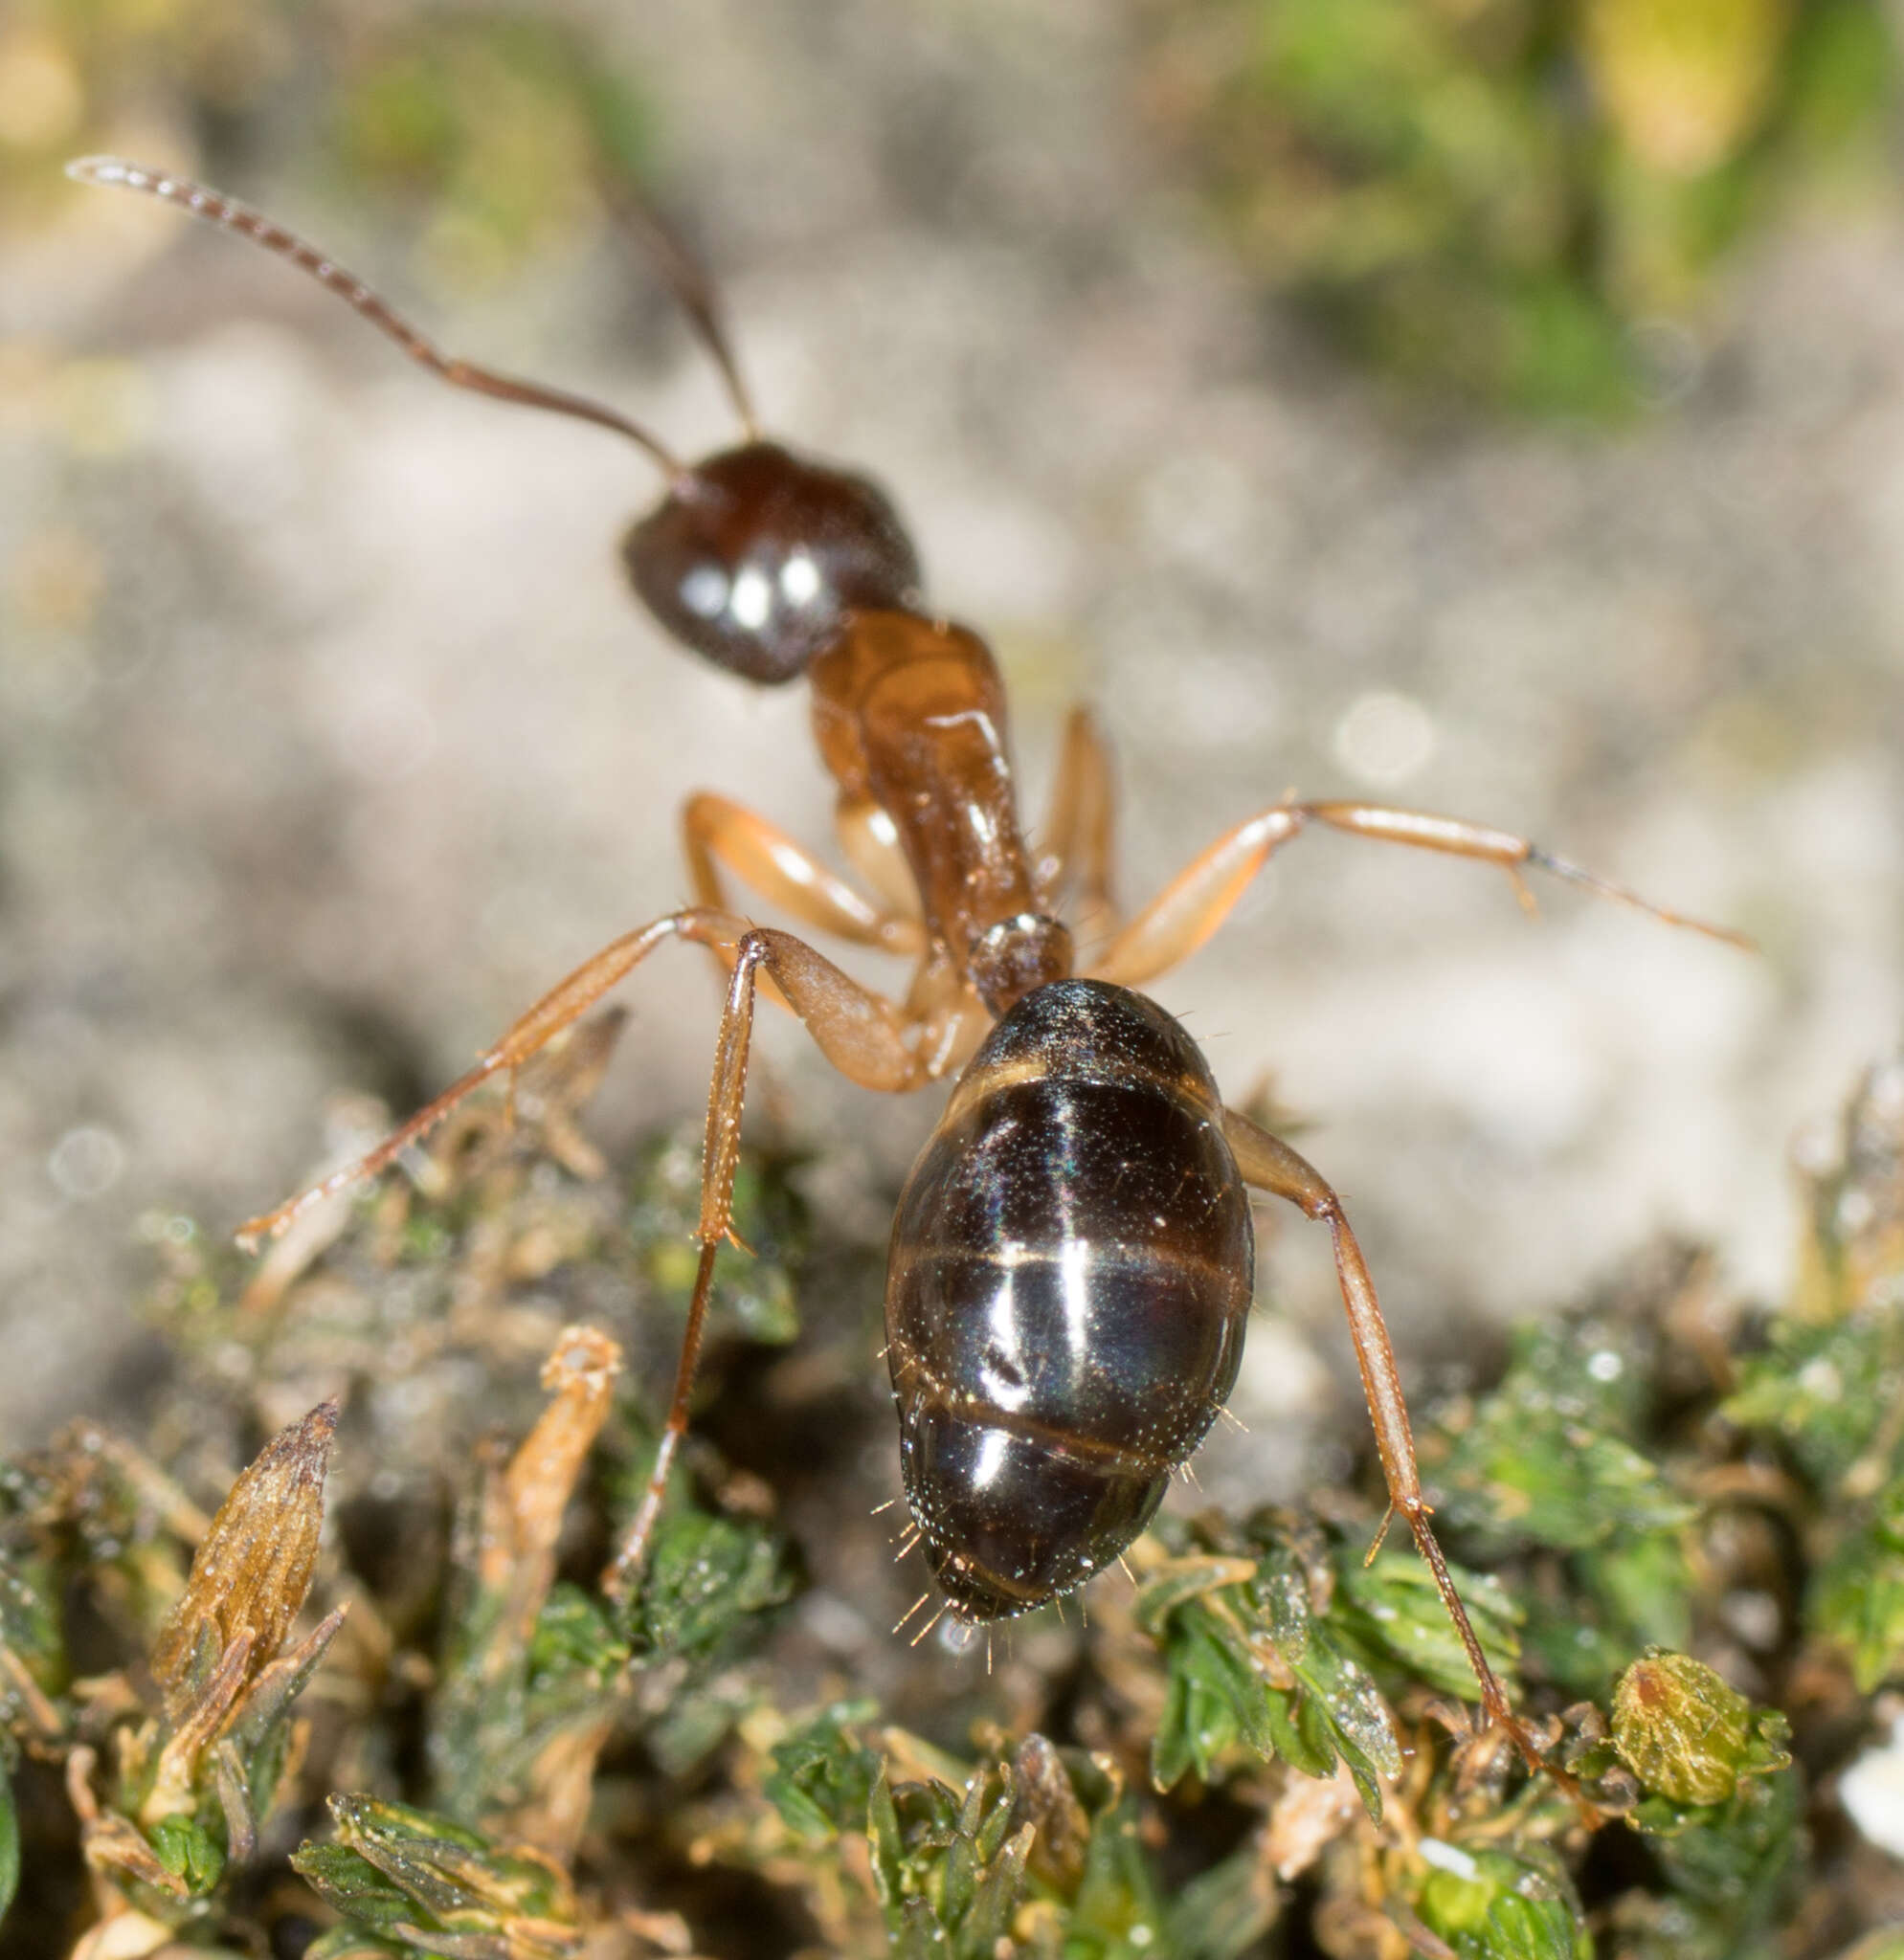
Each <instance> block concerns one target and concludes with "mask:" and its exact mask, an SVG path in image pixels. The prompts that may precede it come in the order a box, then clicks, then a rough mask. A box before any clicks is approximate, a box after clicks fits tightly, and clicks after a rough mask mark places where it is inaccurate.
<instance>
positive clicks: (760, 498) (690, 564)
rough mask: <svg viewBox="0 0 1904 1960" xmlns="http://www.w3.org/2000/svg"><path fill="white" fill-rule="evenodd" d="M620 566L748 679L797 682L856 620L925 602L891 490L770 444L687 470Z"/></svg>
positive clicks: (689, 640)
mask: <svg viewBox="0 0 1904 1960" xmlns="http://www.w3.org/2000/svg"><path fill="white" fill-rule="evenodd" d="M621 558H622V563H623V564H624V565H625V566H626V567H627V568H628V576H629V578H630V580H631V581H632V582H633V584H634V587H635V590H636V591H637V592H638V594H639V595H640V598H641V602H642V604H643V605H645V606H646V607H647V609H648V610H649V612H652V613H653V614H654V615H655V617H656V618H657V619H658V620H660V621H661V625H662V626H663V627H665V628H666V629H667V631H668V632H669V633H670V634H672V635H674V637H675V638H676V639H678V640H679V641H680V642H681V643H682V644H683V646H685V647H690V648H692V650H693V651H694V652H695V653H697V654H700V655H702V656H703V657H706V659H709V660H712V661H713V662H714V664H715V665H716V666H717V667H725V668H726V669H727V670H728V673H730V674H739V675H742V676H744V677H745V678H746V679H749V680H765V681H773V682H778V681H783V680H794V679H798V677H799V676H800V675H801V674H802V673H804V672H805V670H806V665H807V662H808V661H809V660H811V659H812V658H813V657H814V656H815V655H816V654H818V653H819V652H820V651H821V650H822V649H823V648H825V647H827V646H828V645H830V644H831V643H832V642H833V640H834V639H836V638H837V637H838V636H839V633H840V625H841V623H842V621H843V619H844V617H845V614H846V613H847V612H849V611H850V610H851V609H853V608H855V607H860V608H863V609H865V610H867V611H881V612H884V611H891V610H894V609H898V608H902V607H906V606H909V605H910V604H912V603H913V601H914V600H915V599H916V597H917V596H918V588H919V560H918V556H917V554H916V553H915V552H914V550H913V548H912V541H911V540H910V539H909V538H908V537H907V535H906V531H905V528H904V526H903V525H902V524H901V523H900V522H899V515H898V513H897V512H896V511H895V510H894V509H893V507H892V505H891V503H890V502H889V501H887V499H886V496H885V492H884V491H882V490H881V489H880V488H879V487H878V486H877V485H876V484H874V483H871V482H869V481H868V480H867V479H865V478H864V477H856V476H852V475H849V474H848V473H847V472H845V471H843V470H833V469H828V468H826V467H825V466H824V465H823V464H820V463H815V462H808V461H805V460H804V459H803V458H801V457H796V456H795V455H794V454H793V453H792V452H791V451H789V450H785V449H782V448H781V447H780V445H779V444H778V443H775V442H758V441H756V442H749V443H745V444H743V445H742V446H741V447H740V448H738V449H728V450H723V451H722V452H721V453H720V455H718V456H713V457H708V458H707V460H706V462H703V463H698V464H696V465H695V466H694V467H693V468H691V469H684V470H683V471H682V472H681V474H680V475H679V476H678V477H677V478H676V479H675V482H674V486H673V488H672V489H671V490H670V491H669V493H668V495H667V497H666V499H665V501H662V502H661V505H660V506H659V507H658V508H657V509H655V510H654V511H653V512H652V513H650V515H648V516H647V517H644V518H643V519H641V521H640V522H639V523H637V524H636V525H635V526H634V527H633V529H631V530H630V531H629V533H628V534H627V536H626V537H625V538H624V539H623V540H622V544H621Z"/></svg>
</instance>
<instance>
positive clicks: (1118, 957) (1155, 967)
mask: <svg viewBox="0 0 1904 1960" xmlns="http://www.w3.org/2000/svg"><path fill="white" fill-rule="evenodd" d="M1311 823H1321V824H1327V825H1329V826H1330V828H1332V829H1333V830H1339V831H1347V832H1349V833H1350V834H1351V835H1355V836H1358V837H1371V838H1374V839H1375V840H1376V841H1377V842H1378V843H1384V844H1406V845H1410V846H1412V847H1413V848H1414V849H1416V850H1422V851H1441V852H1444V853H1445V854H1447V855H1448V856H1450V857H1470V858H1473V859H1475V860H1476V861H1478V862H1480V863H1483V864H1495V865H1498V866H1499V867H1500V868H1501V869H1502V870H1503V871H1505V872H1506V873H1507V874H1508V876H1509V878H1510V879H1511V880H1512V881H1513V885H1514V889H1515V892H1516V894H1517V895H1518V896H1519V898H1520V901H1521V902H1522V904H1523V905H1526V906H1528V907H1529V908H1530V909H1532V906H1533V898H1532V895H1531V894H1530V893H1529V891H1528V889H1527V887H1526V885H1525V884H1524V883H1523V882H1522V880H1521V876H1520V874H1521V872H1522V870H1523V869H1525V868H1528V867H1532V868H1534V869H1536V870H1540V871H1546V872H1551V873H1552V874H1553V875H1554V876H1555V877H1556V878H1561V879H1565V880H1567V882H1568V883H1570V884H1578V885H1582V886H1584V887H1585V888H1586V889H1587V890H1588V891H1591V892H1594V893H1597V894H1598V895H1599V896H1600V897H1602V898H1606V899H1616V900H1618V901H1619V902H1621V903H1622V904H1625V905H1633V906H1636V907H1638V909H1639V910H1641V911H1642V912H1647V913H1650V914H1651V915H1652V917H1653V918H1655V919H1658V920H1661V921H1662V922H1664V923H1665V924H1668V925H1680V926H1684V927H1686V928H1687V929H1688V930H1689V931H1692V932H1702V933H1704V934H1705V935H1706V936H1707V937H1708V938H1709V939H1718V940H1724V941H1725V942H1726V943H1727V944H1728V945H1731V946H1737V947H1744V948H1746V950H1748V951H1750V950H1752V949H1753V947H1752V942H1751V940H1749V939H1747V938H1746V937H1745V935H1744V934H1743V933H1738V932H1734V931H1731V930H1729V929H1728V928H1727V927H1725V926H1722V925H1709V924H1706V923H1705V922H1704V921H1703V920H1699V919H1692V918H1689V917H1688V916H1687V915H1686V914H1685V913H1683V912H1674V911H1670V910H1669V909H1668V907H1666V906H1665V905H1658V904H1655V903H1654V902H1652V901H1651V900H1650V899H1646V898H1642V897H1641V895H1640V894H1639V893H1638V892H1635V891H1630V890H1628V889H1627V887H1626V886H1624V885H1622V884H1615V883H1614V882H1613V881H1612V880H1610V879H1604V878H1600V877H1597V876H1596V875H1595V874H1594V873H1593V872H1590V871H1586V870H1583V869H1582V868H1581V867H1580V866H1579V865H1578V864H1574V863H1571V862H1569V861H1568V859H1566V858H1564V857H1555V856H1554V855H1553V853H1552V852H1549V851H1545V850H1542V849H1541V847H1540V846H1539V845H1537V844H1535V843H1534V842H1533V841H1532V840H1531V839H1529V838H1527V837H1519V836H1515V835H1513V834H1512V832H1510V831H1496V830H1490V829H1489V828H1487V827H1486V826H1485V825H1483V824H1475V823H1465V822H1463V821H1462V820H1461V819H1459V818H1457V817H1451V816H1430V815H1427V814H1426V813H1423V812H1421V811H1415V810H1390V809H1387V808H1385V807H1383V806H1381V805H1379V804H1374V803H1342V802H1329V803H1277V804H1272V805H1271V806H1270V807H1269V808H1268V809H1267V810H1263V811H1259V812H1258V813H1256V814H1255V815H1254V816H1251V817H1245V818H1244V819H1243V822H1242V823H1240V824H1238V825H1237V826H1236V827H1235V829H1233V830H1230V831H1226V832H1225V833H1224V834H1223V835H1221V837H1219V838H1218V839H1217V841H1216V842H1215V843H1214V844H1212V845H1211V846H1210V847H1209V848H1208V849H1207V850H1206V851H1204V852H1203V854H1202V855H1201V856H1200V857H1197V858H1195V859H1193V860H1192V861H1191V862H1190V863H1189V864H1188V865H1186V866H1185V867H1184V869H1183V870H1182V871H1180V872H1179V873H1178V874H1177V875H1176V878H1175V879H1173V880H1171V882H1170V883H1169V884H1168V885H1166V886H1165V887H1164V889H1163V890H1162V891H1161V892H1159V893H1158V894H1157V896H1156V897H1155V898H1154V899H1153V900H1152V901H1151V902H1150V903H1149V904H1148V905H1147V906H1146V907H1145V908H1144V910H1143V911H1141V912H1140V913H1138V915H1137V916H1136V917H1135V918H1134V919H1133V920H1131V923H1130V924H1128V925H1127V926H1125V927H1124V929H1123V930H1122V931H1121V932H1119V933H1118V934H1117V936H1116V937H1115V938H1114V939H1113V940H1112V941H1111V942H1110V944H1109V947H1106V948H1105V951H1104V954H1103V956H1102V957H1101V958H1100V960H1099V961H1098V963H1097V965H1096V966H1095V967H1094V968H1093V969H1092V977H1093V978H1096V979H1100V980H1110V981H1114V982H1116V983H1117V984H1119V985H1120V986H1124V987H1141V986H1143V985H1144V983H1145V982H1146V981H1148V980H1153V979H1154V978H1155V977H1156V976H1157V974H1159V973H1161V972H1163V971H1165V970H1166V969H1169V968H1171V967H1174V966H1176V964H1177V963H1178V961H1180V960H1185V959H1188V958H1189V957H1190V955H1191V954H1192V953H1194V952H1195V951H1196V950H1197V948H1198V947H1199V946H1201V945H1202V944H1203V942H1204V941H1205V940H1206V939H1208V938H1209V937H1210V935H1211V934H1212V933H1213V932H1215V931H1216V929H1217V928H1218V926H1220V925H1221V924H1222V923H1223V921H1224V920H1225V919H1226V918H1228V916H1229V914H1230V911H1231V909H1232V907H1233V906H1234V905H1235V904H1236V902H1237V901H1238V899H1240V898H1241V897H1242V896H1243V890H1244V887H1245V886H1247V885H1248V883H1249V881H1250V880H1251V879H1252V878H1254V877H1255V876H1256V874H1257V873H1258V872H1259V871H1261V870H1262V868H1263V867H1264V865H1265V864H1266V863H1267V862H1268V860H1269V858H1270V857H1272V856H1273V855H1274V854H1275V852H1276V851H1277V850H1279V849H1280V848H1281V847H1282V846H1283V845H1284V844H1287V843H1288V841H1289V840H1290V838H1292V837H1294V836H1296V835H1299V834H1300V833H1301V832H1302V831H1304V830H1306V829H1307V828H1308V827H1309V825H1310V824H1311Z"/></svg>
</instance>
